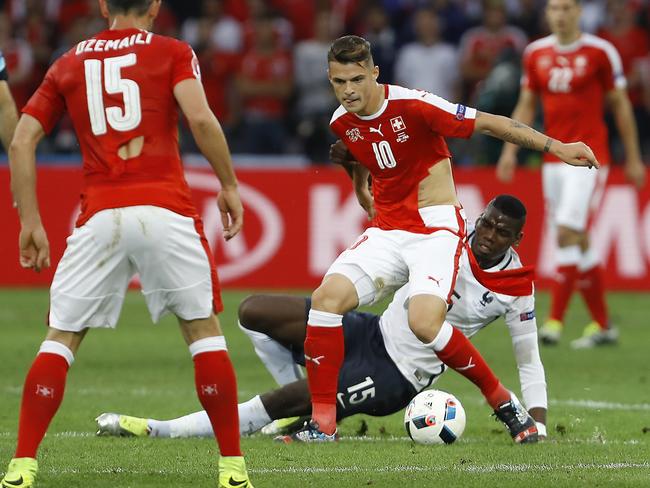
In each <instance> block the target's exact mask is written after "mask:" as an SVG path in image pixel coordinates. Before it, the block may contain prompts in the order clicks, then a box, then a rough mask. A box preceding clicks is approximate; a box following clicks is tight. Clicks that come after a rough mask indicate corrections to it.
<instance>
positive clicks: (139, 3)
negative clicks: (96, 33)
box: [106, 0, 153, 15]
mask: <svg viewBox="0 0 650 488" xmlns="http://www.w3.org/2000/svg"><path fill="white" fill-rule="evenodd" d="M152 3H153V0H106V5H107V6H108V11H109V12H110V13H112V14H116V13H127V12H131V11H133V12H135V13H136V14H137V15H144V14H146V13H147V10H149V7H151V4H152Z"/></svg>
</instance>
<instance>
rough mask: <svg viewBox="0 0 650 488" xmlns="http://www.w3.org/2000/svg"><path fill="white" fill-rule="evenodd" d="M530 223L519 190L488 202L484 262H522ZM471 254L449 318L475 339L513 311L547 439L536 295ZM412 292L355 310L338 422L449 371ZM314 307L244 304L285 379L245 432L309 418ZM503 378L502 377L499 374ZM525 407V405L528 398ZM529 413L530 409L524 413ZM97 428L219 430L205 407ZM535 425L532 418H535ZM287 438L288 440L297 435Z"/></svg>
mask: <svg viewBox="0 0 650 488" xmlns="http://www.w3.org/2000/svg"><path fill="white" fill-rule="evenodd" d="M525 220H526V208H525V207H524V205H523V204H522V203H521V201H519V200H518V199H516V198H515V197H512V196H510V195H499V196H498V197H496V198H495V199H493V200H492V201H491V202H490V203H489V204H488V205H487V207H486V208H485V210H484V211H483V213H482V214H481V216H480V217H479V218H478V220H477V222H476V228H475V230H474V231H473V232H471V233H470V235H469V241H470V247H471V250H472V251H471V252H472V253H473V254H474V256H476V259H477V261H478V263H479V266H480V267H481V269H484V270H486V271H488V272H494V271H499V270H504V269H510V270H512V269H519V268H521V262H520V260H519V256H518V255H517V253H516V252H515V250H514V249H513V246H515V247H516V246H518V245H519V242H520V241H521V239H522V237H523V227H524V224H525ZM463 259H464V260H465V261H466V262H465V266H463V267H461V270H460V272H459V274H458V280H457V281H456V286H455V288H454V293H453V298H452V303H451V304H450V305H449V311H448V313H447V320H448V321H449V322H450V323H451V324H453V325H454V327H456V328H457V329H458V330H460V331H461V332H462V333H463V334H464V335H465V336H467V337H472V336H473V335H474V334H476V333H477V332H479V331H480V330H482V329H483V328H485V327H487V326H488V325H489V324H491V323H493V322H494V321H495V320H496V318H498V317H504V318H505V322H506V325H507V327H508V331H509V332H510V337H511V340H512V346H513V350H514V354H515V359H516V362H517V369H518V371H519V381H520V385H521V392H522V395H523V400H524V404H525V405H526V408H527V410H528V413H529V414H530V415H531V416H532V418H533V419H534V420H535V422H536V427H537V429H538V432H539V437H540V438H543V437H545V436H546V411H547V395H546V380H545V375H544V366H543V365H542V361H541V359H540V357H539V348H538V345H537V327H536V321H535V297H534V295H533V294H531V295H528V296H521V297H512V296H508V295H501V294H497V293H493V292H491V291H490V290H488V289H487V288H485V287H484V286H482V285H481V284H480V283H479V282H478V281H477V280H476V278H475V277H474V275H473V274H472V271H471V269H470V267H469V264H468V263H467V255H464V256H463ZM407 293H408V285H405V286H403V287H402V288H400V289H399V290H398V291H397V292H396V293H395V296H394V297H393V300H392V301H391V303H390V304H389V305H388V308H387V309H386V311H384V313H383V314H381V317H379V316H377V315H374V314H369V313H362V312H348V313H347V314H345V315H344V316H343V331H344V335H345V360H344V362H343V366H342V367H341V371H340V374H339V383H338V392H337V400H338V402H337V405H336V408H337V419H338V420H341V419H344V418H347V417H350V416H352V415H356V414H359V413H361V414H367V415H373V416H384V415H390V414H392V413H395V412H398V411H400V410H402V409H403V408H404V407H405V406H406V405H407V404H408V402H409V401H410V400H411V398H413V396H414V395H415V394H416V393H417V392H419V391H421V390H423V389H425V388H428V387H430V386H431V385H432V384H433V383H434V382H435V381H437V380H438V378H439V377H440V375H441V374H442V373H443V372H444V371H445V370H446V367H445V366H444V364H443V363H442V361H440V359H439V358H438V357H437V356H436V355H435V353H433V351H431V349H430V348H428V347H427V346H426V345H425V344H423V343H422V342H421V341H420V340H419V339H418V338H417V337H415V335H414V334H413V332H412V331H411V329H410V328H409V325H408V316H407V311H406V310H405V309H404V307H403V305H402V304H403V302H404V298H405V296H406V294H407ZM309 307H310V303H309V299H303V298H301V297H293V296H288V295H253V296H251V297H248V298H247V299H245V300H244V301H243V302H242V303H241V305H240V306H239V322H240V326H241V327H242V330H243V331H244V332H245V333H246V334H247V335H248V336H249V338H250V339H251V341H252V342H253V345H254V346H255V352H257V355H258V356H259V358H260V359H261V360H262V362H263V363H264V365H265V366H266V368H267V369H268V371H269V373H271V376H273V378H274V379H275V380H276V382H277V383H278V384H279V385H281V388H279V389H277V390H274V391H271V392H267V393H264V394H262V395H257V396H255V397H254V398H252V399H251V400H249V401H247V402H244V403H241V404H240V405H239V425H240V431H241V433H242V434H252V433H254V432H256V431H258V430H259V429H261V428H262V427H264V426H266V425H267V424H268V423H269V422H271V421H272V420H275V419H286V418H287V417H290V416H298V417H301V416H308V415H309V413H310V406H311V403H310V395H309V388H308V386H307V382H306V380H304V379H303V375H302V370H301V369H300V368H299V367H297V365H299V364H300V365H303V366H304V364H305V358H304V351H303V343H304V340H305V332H306V323H307V313H308V311H309ZM493 382H494V383H496V382H498V379H497V378H496V376H493ZM517 405H518V410H519V409H520V408H521V407H519V405H520V404H519V403H518V402H517ZM519 413H520V414H522V415H525V413H524V412H522V411H521V410H519ZM495 414H496V415H497V417H499V419H500V420H501V421H502V422H504V423H505V425H506V426H507V427H508V430H509V432H510V435H511V436H512V438H513V439H514V440H515V442H518V441H519V440H520V439H523V441H524V442H526V443H530V442H535V441H536V440H537V436H529V437H524V436H522V435H521V428H522V425H521V424H519V423H518V422H513V421H512V418H510V417H504V416H503V412H499V411H496V412H495ZM287 420H289V419H287ZM294 420H295V418H294ZM295 424H296V422H293V425H295ZM97 425H98V427H99V430H98V434H100V435H136V436H151V437H195V436H197V437H203V436H210V435H212V427H211V425H210V421H209V418H208V416H207V415H206V413H205V412H196V413H192V414H190V415H186V416H183V417H180V418H178V419H174V420H168V421H160V420H154V419H146V418H138V417H130V416H127V415H121V414H114V413H104V414H102V415H100V416H99V417H98V418H97ZM284 425H285V426H286V427H285V428H290V427H289V425H287V424H286V423H284ZM530 425H532V420H530V421H529V422H528V426H530ZM524 428H527V427H524ZM264 430H270V429H268V428H267V429H264ZM264 430H263V431H262V432H264ZM279 439H280V440H282V441H284V442H287V441H290V440H291V437H290V436H281V437H280V438H279Z"/></svg>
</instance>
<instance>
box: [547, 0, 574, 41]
mask: <svg viewBox="0 0 650 488" xmlns="http://www.w3.org/2000/svg"><path fill="white" fill-rule="evenodd" d="M581 13H582V9H581V8H580V4H579V3H578V2H577V1H576V0H548V3H547V4H546V20H547V21H548V25H549V27H550V29H551V32H553V34H557V35H567V34H571V33H573V32H575V31H577V30H578V29H579V26H580V14H581Z"/></svg>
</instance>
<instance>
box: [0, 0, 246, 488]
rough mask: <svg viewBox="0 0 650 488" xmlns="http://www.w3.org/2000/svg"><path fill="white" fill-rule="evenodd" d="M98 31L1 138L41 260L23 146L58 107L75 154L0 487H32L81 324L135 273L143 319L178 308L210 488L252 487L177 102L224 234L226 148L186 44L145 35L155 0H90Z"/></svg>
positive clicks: (230, 221) (233, 185)
mask: <svg viewBox="0 0 650 488" xmlns="http://www.w3.org/2000/svg"><path fill="white" fill-rule="evenodd" d="M99 4H100V7H101V11H102V14H103V15H104V16H105V17H106V18H107V19H108V22H109V26H110V27H109V29H108V30H105V31H103V32H100V33H99V34H97V35H96V36H94V37H92V38H90V39H86V40H83V41H81V42H79V43H78V44H77V45H76V46H75V47H73V48H72V49H71V50H70V51H68V52H67V53H65V54H64V55H63V56H61V58H59V59H58V60H57V61H56V62H55V63H54V64H53V65H52V67H51V68H50V69H49V71H48V72H47V74H46V76H45V79H44V80H43V82H42V84H41V86H40V87H39V88H38V90H37V91H36V93H35V94H34V95H33V96H32V98H31V100H30V101H29V102H28V104H27V105H26V106H25V107H24V109H23V116H22V117H21V119H20V121H19V123H18V127H17V128H16V133H15V136H14V138H13V141H12V143H11V147H10V151H9V158H10V164H11V176H12V179H11V186H12V191H13V195H14V199H15V202H16V206H17V208H18V212H19V215H20V222H21V226H22V228H21V231H20V264H21V265H22V266H23V267H25V268H31V269H34V270H35V271H37V272H38V271H40V270H41V269H43V268H46V267H48V266H49V265H50V256H49V246H48V241H47V236H46V233H45V230H44V228H43V224H42V223H41V219H40V215H39V210H38V201H37V197H36V191H35V180H36V170H35V150H36V145H37V143H38V141H39V140H40V139H41V138H42V137H43V135H44V134H45V133H47V132H49V131H50V130H52V128H53V127H54V125H55V123H56V121H57V120H58V119H59V117H60V116H61V115H62V114H63V112H64V111H65V110H66V109H67V111H68V112H69V114H70V116H71V118H72V121H73V123H74V127H75V131H76V133H77V137H78V139H79V145H80V148H81V153H82V158H83V189H82V192H81V214H80V216H79V218H78V220H77V223H76V227H75V229H74V231H73V233H72V235H71V236H70V237H69V238H68V240H67V247H66V250H65V253H64V255H63V257H62V258H61V261H60V262H59V264H58V266H57V270H56V274H55V275H54V280H53V282H52V286H51V291H50V312H49V329H48V332H47V336H46V339H45V341H44V342H43V343H42V345H41V347H40V350H39V353H38V355H37V356H36V359H35V360H34V362H33V364H32V366H31V368H30V370H29V373H28V374H27V378H26V379H25V384H24V389H23V396H22V403H21V407H20V420H19V426H18V444H17V447H16V453H15V455H14V459H13V460H12V461H11V463H10V464H9V469H8V470H7V473H6V474H5V477H4V478H3V480H2V482H1V485H2V487H3V488H6V487H12V488H16V487H21V488H25V487H31V486H33V484H34V478H35V477H36V472H37V469H38V464H37V461H36V452H37V449H38V447H39V445H40V443H41V441H42V439H43V437H44V435H45V432H46V430H47V428H48V425H49V424H50V421H51V420H52V418H53V417H54V415H55V413H56V411H57V409H58V408H59V405H60V404H61V401H62V399H63V390H64V388H65V383H66V376H67V372H68V368H69V366H70V365H71V364H72V362H73V360H74V355H75V353H76V351H77V349H78V348H79V345H80V343H81V341H82V339H83V338H84V336H85V335H86V332H87V331H88V329H90V328H97V327H115V324H116V322H117V319H118V317H119V313H120V309H121V307H122V302H123V300H124V294H125V292H126V289H127V285H128V283H129V280H130V278H131V277H132V276H133V274H134V273H136V272H138V273H139V274H140V278H141V281H142V291H143V294H144V296H145V299H146V302H147V306H148V308H149V311H150V313H151V316H152V319H153V320H154V322H155V321H157V320H158V318H159V317H160V316H162V315H164V314H166V313H173V314H174V315H176V317H177V318H178V321H179V323H180V326H181V331H182V334H183V337H184V339H185V341H186V343H187V344H188V346H189V350H190V353H191V355H192V358H193V361H194V371H195V385H196V391H197V394H198V397H199V401H200V402H201V404H202V405H203V407H204V408H205V410H206V411H207V412H208V416H209V417H210V420H211V422H212V424H213V426H214V432H215V434H216V438H217V441H218V444H219V450H220V453H221V457H220V460H219V482H218V484H219V486H220V487H230V486H238V487H240V488H241V487H250V486H252V485H251V483H250V481H249V479H248V474H247V472H246V466H245V463H244V458H243V457H242V453H241V450H240V442H239V421H238V412H237V384H236V379H235V374H234V371H233V368H232V364H231V362H230V358H229V356H228V351H227V348H226V342H225V339H224V337H223V335H222V333H221V330H220V325H219V320H218V319H217V316H216V313H218V312H220V311H221V310H222V309H223V305H222V303H221V297H220V290H219V283H218V279H217V273H216V268H215V265H214V260H213V257H212V254H211V252H210V249H209V246H208V244H207V241H206V238H205V235H204V234H203V229H202V223H201V221H200V219H199V217H198V215H197V212H196V209H195V208H194V205H193V203H192V201H191V197H190V190H189V187H188V185H187V183H186V181H185V178H184V176H183V166H182V162H181V159H180V156H179V152H178V135H177V122H178V115H177V106H180V108H181V110H182V111H183V113H184V114H185V116H186V117H187V119H188V122H189V126H190V128H191V130H192V134H193V135H194V138H195V139H196V142H197V144H198V146H199V148H200V149H201V151H202V152H203V154H204V155H205V156H206V158H207V159H208V161H209V162H210V164H211V166H212V168H213V170H214V172H215V174H216V175H217V177H218V178H219V180H220V182H221V191H220V193H219V196H218V198H217V205H218V206H219V210H220V211H221V216H222V223H223V226H224V237H225V238H226V239H230V238H231V237H233V236H234V235H236V234H237V233H238V232H239V230H240V229H241V226H242V223H243V208H242V204H241V201H240V198H239V193H238V190H237V179H236V177H235V174H234V172H233V168H232V163H231V161H230V153H229V150H228V145H227V143H226V140H225V137H224V135H223V132H222V130H221V127H220V126H219V123H218V121H217V119H216V118H215V116H214V115H213V113H212V112H211V111H210V109H209V107H208V105H207V102H206V98H205V94H204V92H203V88H202V86H201V82H200V71H199V66H198V62H197V60H196V56H195V55H194V53H193V51H192V49H191V48H190V46H189V45H187V44H186V43H184V42H180V41H177V40H175V39H172V38H168V37H164V36H158V35H155V34H152V33H151V32H148V31H147V30H146V29H149V28H150V27H151V26H152V24H153V20H154V18H155V17H156V15H157V14H158V11H159V9H160V7H161V0H99Z"/></svg>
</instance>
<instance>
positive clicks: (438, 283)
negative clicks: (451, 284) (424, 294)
mask: <svg viewBox="0 0 650 488" xmlns="http://www.w3.org/2000/svg"><path fill="white" fill-rule="evenodd" d="M427 278H429V279H430V280H431V281H435V282H436V285H438V286H440V282H441V281H442V280H443V278H440V279H438V278H434V277H433V276H427Z"/></svg>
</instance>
